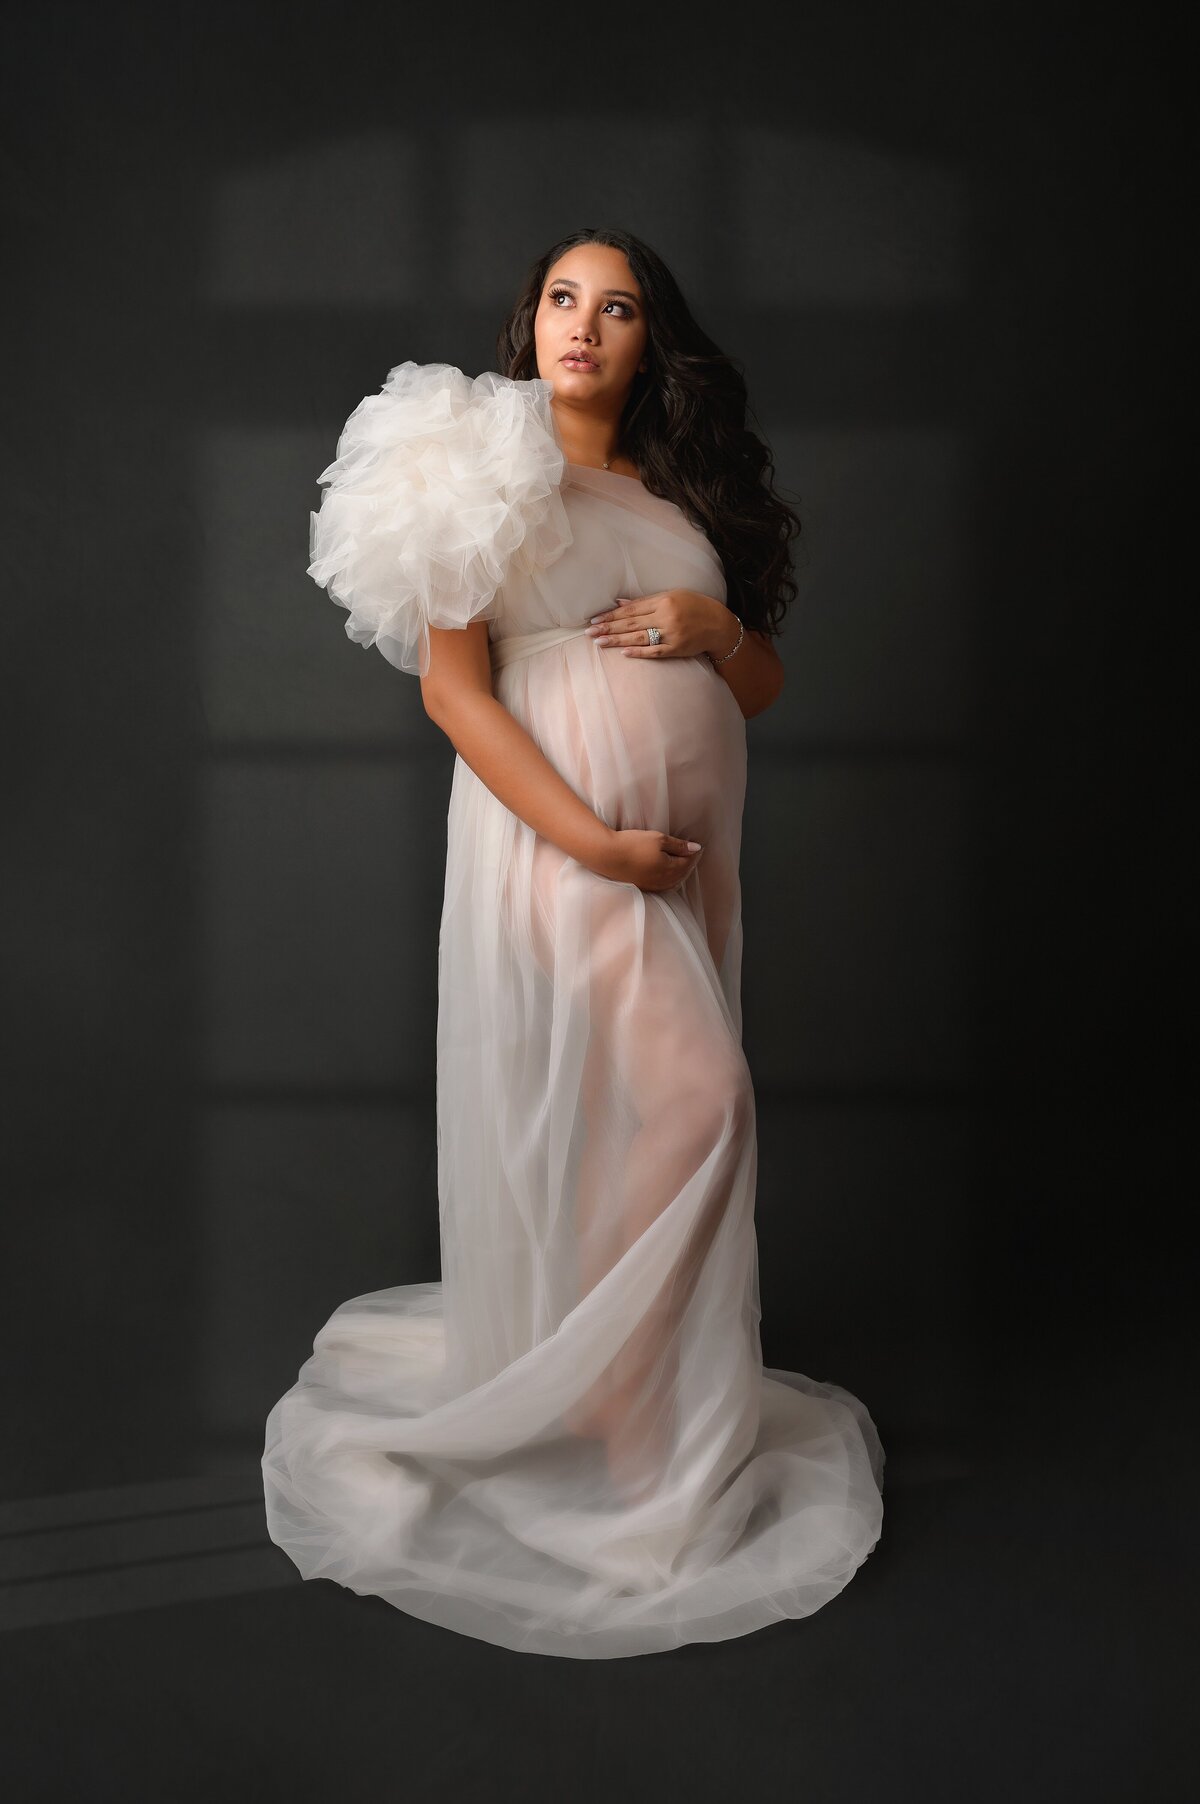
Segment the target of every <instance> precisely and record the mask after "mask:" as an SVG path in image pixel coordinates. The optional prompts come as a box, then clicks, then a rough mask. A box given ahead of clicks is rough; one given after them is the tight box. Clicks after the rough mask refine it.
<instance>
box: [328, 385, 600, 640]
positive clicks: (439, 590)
mask: <svg viewBox="0 0 1200 1804" xmlns="http://www.w3.org/2000/svg"><path fill="white" fill-rule="evenodd" d="M552 393H553V385H552V384H551V383H549V382H544V381H542V380H540V379H534V380H530V381H524V380H519V379H517V378H515V377H510V376H502V375H500V374H499V373H498V372H497V371H495V370H485V371H484V372H483V373H482V374H481V375H478V376H468V375H466V374H465V373H464V371H462V370H461V369H459V368H457V366H456V365H454V364H450V363H416V362H414V361H412V360H409V361H407V362H405V363H399V364H396V365H395V367H394V368H392V369H391V370H389V371H388V374H387V377H386V379H385V380H384V382H383V384H382V386H381V387H380V389H379V390H378V392H376V393H373V394H369V395H366V396H364V397H363V399H362V400H361V401H360V402H359V403H358V405H357V406H356V407H355V408H354V410H353V412H352V413H351V414H350V416H349V418H348V419H347V421H346V423H345V425H344V426H343V428H342V431H341V435H340V437H339V439H338V444H337V453H336V456H335V457H334V459H333V461H332V462H331V463H329V464H327V465H326V467H325V469H324V470H322V471H321V474H320V475H319V476H318V478H317V481H318V483H320V484H321V485H322V486H323V487H324V488H325V491H326V492H325V495H324V496H323V498H322V502H321V508H320V511H319V512H318V513H315V514H312V515H311V517H310V538H309V551H310V563H309V568H308V574H309V575H310V576H311V577H312V578H313V580H314V581H315V582H317V583H319V584H320V585H321V586H322V587H323V588H325V589H326V590H327V591H328V593H329V595H330V596H331V597H332V598H333V599H334V600H335V601H337V602H339V603H340V604H341V605H342V606H344V607H346V608H348V609H349V611H350V619H349V620H348V621H347V623H346V631H347V633H348V634H349V635H350V636H351V637H352V638H354V639H356V640H357V641H358V642H359V643H363V644H368V645H378V646H379V648H380V650H381V651H383V652H384V653H385V655H386V656H388V658H389V659H390V661H391V662H392V663H395V664H397V665H398V666H399V667H400V668H401V669H409V670H423V666H424V663H425V661H426V658H427V646H428V632H427V629H428V627H429V626H430V625H433V626H460V625H465V624H466V623H467V622H468V621H469V620H471V619H476V618H491V617H494V614H495V610H496V607H497V605H498V604H497V602H496V596H497V594H498V591H499V589H500V588H501V586H502V585H503V583H504V582H505V580H506V579H507V577H508V575H509V574H510V572H512V571H515V570H525V571H528V570H533V569H536V568H539V567H542V566H545V565H548V564H550V563H552V562H554V560H555V559H556V558H557V557H558V556H559V555H560V554H561V552H562V551H564V550H565V549H566V547H567V546H568V545H569V544H570V543H571V539H572V532H571V526H570V522H569V519H568V517H567V512H566V509H565V507H564V506H563V500H562V493H561V490H562V484H563V477H564V474H565V471H566V468H567V464H566V458H565V456H564V453H563V450H562V446H561V445H560V443H559V440H558V435H557V432H556V430H555V426H554V416H553V413H552V411H551V407H550V396H551V394H552Z"/></svg>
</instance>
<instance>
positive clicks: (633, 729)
mask: <svg viewBox="0 0 1200 1804" xmlns="http://www.w3.org/2000/svg"><path fill="white" fill-rule="evenodd" d="M496 694H497V696H498V697H499V699H500V700H501V701H502V702H503V703H504V705H505V706H506V707H507V708H508V709H509V711H510V712H511V713H512V714H514V715H515V717H516V718H517V719H518V720H520V721H521V723H522V725H523V726H525V727H526V729H527V731H529V732H530V734H531V735H532V736H533V738H534V739H535V740H536V741H537V743H538V745H539V746H540V747H541V749H542V751H543V752H544V753H545V755H546V757H547V758H548V759H549V761H550V763H551V764H553V765H554V767H555V769H556V770H557V771H558V772H559V774H560V775H561V776H562V777H564V778H565V779H566V781H567V782H568V783H569V784H570V785H571V787H572V788H573V789H574V790H575V791H576V793H577V794H578V795H580V796H581V797H582V798H583V799H584V800H585V801H586V802H587V803H588V805H589V807H591V808H592V809H594V811H595V812H596V813H597V814H598V815H599V816H600V818H601V819H602V820H604V821H607V823H608V824H609V826H612V827H653V828H658V829H659V830H660V831H662V832H666V833H675V834H679V835H680V836H681V837H685V838H694V839H698V840H700V842H701V843H702V844H705V845H706V844H707V843H708V840H709V838H710V837H711V836H713V835H714V834H721V833H728V832H729V831H731V830H734V829H736V827H737V826H738V824H740V819H741V811H742V803H743V800H744V793H745V780H746V723H745V720H744V719H743V717H742V712H741V709H740V708H739V707H738V704H737V701H736V699H735V697H734V695H733V692H732V690H730V688H729V687H728V685H727V684H726V683H725V681H724V679H723V678H722V677H721V676H720V675H719V674H718V672H717V671H715V670H714V669H713V667H712V665H711V664H710V663H709V662H708V660H707V659H706V658H704V657H694V658H626V657H623V656H622V654H621V652H620V651H619V650H616V649H615V648H612V647H597V646H596V645H594V644H593V643H592V641H591V640H590V639H588V638H586V637H580V638H575V639H569V640H567V641H565V642H564V643H563V644H562V645H558V646H554V647H551V648H550V649H548V650H546V651H544V652H540V653H538V654H536V655H535V656H533V657H530V658H526V659H522V660H519V661H518V662H516V663H514V664H512V665H509V666H508V667H507V668H506V669H504V670H501V671H500V672H498V673H497V687H496Z"/></svg>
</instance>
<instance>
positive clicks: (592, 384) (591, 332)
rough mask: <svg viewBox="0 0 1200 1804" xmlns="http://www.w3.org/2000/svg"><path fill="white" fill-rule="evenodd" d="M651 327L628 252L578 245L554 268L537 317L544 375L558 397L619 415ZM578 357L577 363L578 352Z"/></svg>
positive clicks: (536, 344) (540, 365)
mask: <svg viewBox="0 0 1200 1804" xmlns="http://www.w3.org/2000/svg"><path fill="white" fill-rule="evenodd" d="M648 338H649V330H648V327H647V324H646V313H645V308H644V306H643V304H642V294H641V290H640V288H639V287H638V284H637V282H636V280H635V279H634V274H633V271H632V270H631V269H630V267H629V264H628V262H627V261H626V258H625V253H624V251H619V250H616V249H615V248H614V247H613V246H612V245H609V244H577V245H575V246H574V247H573V248H572V249H571V250H569V251H567V252H566V254H565V255H564V256H562V257H560V258H559V260H558V262H557V263H554V264H552V265H551V267H550V270H549V272H548V273H547V276H546V280H545V282H544V283H543V285H542V294H541V299H540V300H539V302H538V307H537V312H536V313H535V314H534V319H533V341H534V350H535V353H536V355H537V366H538V375H539V376H540V377H541V379H542V380H543V381H544V382H552V383H553V384H554V398H555V400H556V401H566V402H569V403H573V404H574V403H578V404H579V405H581V406H583V407H586V408H588V410H589V411H591V410H592V409H593V408H594V409H595V411H597V412H599V413H601V414H603V415H605V416H607V417H609V418H611V419H618V418H619V417H620V413H621V409H622V408H623V407H624V405H625V401H626V398H627V397H628V394H629V390H630V388H631V386H632V384H633V378H634V376H635V374H636V373H637V370H638V367H639V365H642V366H643V367H644V366H645V363H646V361H647V359H646V356H645V353H646V349H647V341H648ZM577 353H578V354H579V358H580V361H573V359H574V358H575V357H576V354H577Z"/></svg>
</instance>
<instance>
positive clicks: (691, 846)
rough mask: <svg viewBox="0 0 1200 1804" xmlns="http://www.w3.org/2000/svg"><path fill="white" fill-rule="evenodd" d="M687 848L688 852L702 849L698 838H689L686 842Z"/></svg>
mask: <svg viewBox="0 0 1200 1804" xmlns="http://www.w3.org/2000/svg"><path fill="white" fill-rule="evenodd" d="M687 849H688V851H689V852H700V851H703V847H702V846H701V844H700V841H699V840H698V839H689V840H688V842H687Z"/></svg>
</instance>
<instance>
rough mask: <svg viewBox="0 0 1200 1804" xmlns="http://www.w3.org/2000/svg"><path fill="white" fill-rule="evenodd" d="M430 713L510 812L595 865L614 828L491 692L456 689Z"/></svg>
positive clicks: (564, 849)
mask: <svg viewBox="0 0 1200 1804" xmlns="http://www.w3.org/2000/svg"><path fill="white" fill-rule="evenodd" d="M432 718H433V719H434V720H435V721H436V723H437V725H438V726H439V727H441V729H442V731H443V732H444V733H445V734H446V736H447V737H448V738H449V740H450V741H451V743H452V744H453V746H454V748H455V750H456V751H457V753H458V755H459V757H460V758H461V759H462V761H463V763H464V764H469V765H470V767H471V769H472V770H473V771H474V772H475V775H476V776H477V777H478V778H479V780H480V782H481V783H485V784H486V785H487V787H488V788H489V789H490V790H491V792H492V794H493V795H494V796H496V797H498V799H499V800H500V801H501V802H503V803H504V806H505V807H506V808H507V809H509V810H510V812H511V813H513V814H515V815H518V816H519V817H520V819H521V820H523V821H525V822H526V824H527V825H528V826H530V827H532V828H533V830H534V832H535V833H540V834H541V835H542V838H543V839H548V840H550V842H551V843H552V844H553V845H556V846H557V847H558V848H559V850H560V851H561V852H565V853H566V854H567V856H568V857H569V858H574V859H575V860H576V861H577V862H578V863H579V864H582V865H585V866H586V867H587V869H588V870H592V871H599V867H600V865H601V864H602V863H603V861H604V856H605V853H606V852H607V851H608V850H609V849H610V847H611V843H612V839H613V832H614V830H613V828H611V827H609V826H607V825H606V824H605V822H603V821H602V820H601V819H600V818H599V816H598V815H596V814H594V813H593V812H592V810H591V809H590V808H589V807H588V805H587V803H586V802H585V801H584V800H583V799H582V797H580V796H579V795H577V794H576V792H575V791H574V790H573V789H572V788H571V786H570V784H569V783H567V782H566V781H565V780H564V779H563V778H562V777H561V776H560V775H559V773H558V772H557V771H556V770H555V768H554V766H553V765H552V764H551V763H550V761H549V759H548V758H546V756H545V754H544V753H543V752H542V751H541V750H540V749H539V748H538V746H537V745H536V744H535V743H534V741H533V740H532V739H531V738H530V736H529V734H528V733H527V732H526V731H525V728H524V727H523V726H522V725H521V723H520V721H518V720H516V719H515V718H514V717H513V715H511V714H510V713H509V712H508V709H507V708H505V707H504V706H503V704H502V703H501V702H498V701H497V700H496V697H495V696H494V695H487V694H486V693H484V691H482V690H479V689H467V690H464V691H461V692H458V693H456V694H455V695H454V696H453V697H452V699H450V700H447V701H445V702H443V703H442V704H441V705H440V706H439V707H438V709H437V712H436V713H435V714H433V715H432ZM600 874H601V875H603V872H600Z"/></svg>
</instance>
